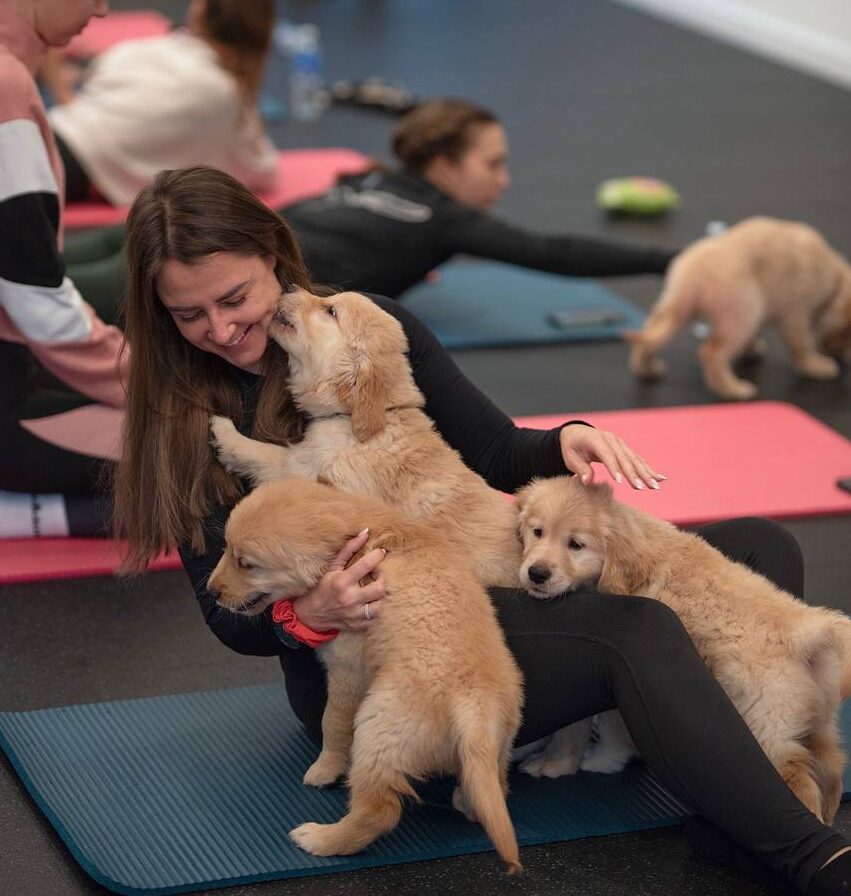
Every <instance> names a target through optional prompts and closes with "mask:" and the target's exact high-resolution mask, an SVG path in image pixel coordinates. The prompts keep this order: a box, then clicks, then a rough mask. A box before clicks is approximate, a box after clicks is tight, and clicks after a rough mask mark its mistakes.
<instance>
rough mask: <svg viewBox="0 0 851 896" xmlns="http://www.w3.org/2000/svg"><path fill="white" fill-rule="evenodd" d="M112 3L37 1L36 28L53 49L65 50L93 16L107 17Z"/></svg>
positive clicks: (58, 0)
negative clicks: (62, 48)
mask: <svg viewBox="0 0 851 896" xmlns="http://www.w3.org/2000/svg"><path fill="white" fill-rule="evenodd" d="M107 12H109V0H33V13H34V20H33V21H34V25H35V30H36V33H37V34H38V36H39V37H40V38H41V39H42V40H43V41H44V42H45V43H46V44H47V45H48V46H49V47H64V46H66V45H67V44H68V43H69V42H70V41H71V39H72V38H73V37H76V35H78V34H79V33H80V32H81V31H82V30H83V28H85V27H86V25H88V23H89V19H91V18H92V17H93V16H97V17H98V18H101V19H102V18H103V17H104V16H105V15H106V14H107Z"/></svg>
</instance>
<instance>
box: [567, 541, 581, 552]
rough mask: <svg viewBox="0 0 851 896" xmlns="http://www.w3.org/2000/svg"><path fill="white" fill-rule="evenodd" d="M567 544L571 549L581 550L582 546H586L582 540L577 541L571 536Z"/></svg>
mask: <svg viewBox="0 0 851 896" xmlns="http://www.w3.org/2000/svg"><path fill="white" fill-rule="evenodd" d="M567 546H568V547H569V548H570V550H571V551H581V550H582V548H584V547H585V545H584V544H582V542H581V541H577V540H576V539H575V538H571V539H570V541H568V543H567Z"/></svg>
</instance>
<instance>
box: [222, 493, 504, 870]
mask: <svg viewBox="0 0 851 896" xmlns="http://www.w3.org/2000/svg"><path fill="white" fill-rule="evenodd" d="M364 525H368V526H369V529H370V536H369V541H368V543H367V544H366V546H365V547H364V548H363V551H364V552H366V551H370V550H372V549H374V548H377V547H381V548H385V549H386V550H387V551H388V554H387V556H386V557H385V559H384V560H383V561H382V562H381V564H380V572H381V575H382V576H383V577H384V579H385V581H386V583H387V592H388V596H387V598H386V599H385V600H384V602H383V603H382V610H381V614H380V615H378V616H377V617H376V618H375V619H374V620H373V622H372V623H370V625H369V627H368V628H367V629H366V631H365V632H342V633H341V634H340V635H338V637H337V638H336V639H335V640H333V641H330V642H328V643H327V644H324V645H322V646H321V647H320V648H319V649H318V653H319V656H320V657H321V659H322V661H323V663H324V664H325V666H326V668H327V672H328V703H327V706H326V709H325V713H324V715H323V717H322V735H323V740H322V751H321V753H320V755H319V758H318V759H317V760H316V762H314V763H313V765H312V766H311V767H310V768H309V769H308V770H307V773H306V774H305V777H304V780H305V783H307V784H311V785H313V786H318V787H321V786H324V785H327V784H331V783H332V782H334V781H336V780H337V779H338V778H339V777H340V776H341V775H343V774H344V773H345V772H346V770H347V769H348V784H349V788H350V800H349V811H348V814H347V815H346V816H344V818H342V819H341V820H340V821H339V822H337V823H335V824H315V823H308V824H303V825H301V826H299V827H298V828H296V829H295V830H294V831H292V832H291V836H292V838H293V840H294V841H295V842H296V843H297V844H298V845H299V846H301V847H302V848H303V849H305V850H307V851H308V852H311V853H313V854H314V855H345V854H349V853H354V852H358V851H360V850H361V849H364V848H365V847H366V846H367V845H368V844H369V843H371V842H372V841H373V840H375V839H376V837H379V836H380V835H381V834H385V833H387V832H388V831H390V830H392V828H394V827H395V826H396V824H397V823H398V821H399V818H400V815H401V812H402V798H403V797H405V796H414V795H415V794H414V791H413V790H412V788H411V785H410V783H409V779H411V778H414V779H421V778H424V777H426V776H427V775H429V774H454V775H455V776H456V777H457V779H458V781H459V786H458V787H457V788H456V790H455V794H454V796H453V805H454V806H455V807H456V808H457V809H460V810H461V811H463V812H464V813H465V814H466V815H467V816H468V817H470V818H471V819H473V820H475V819H476V818H478V819H479V820H481V823H482V824H483V825H484V827H485V829H486V831H487V832H488V834H489V836H490V838H491V840H492V841H493V843H494V845H495V846H496V848H497V851H498V852H499V854H500V856H502V858H503V860H504V861H505V862H506V865H507V866H508V869H509V871H516V870H519V869H520V859H519V854H518V849H517V841H516V838H515V835H514V829H513V827H512V825H511V820H510V818H509V815H508V810H507V808H506V805H505V794H506V793H507V786H508V785H507V767H508V762H509V757H510V753H511V746H512V742H513V740H514V737H515V735H516V733H517V728H518V726H519V724H520V707H521V701H522V681H521V676H520V672H519V670H518V668H517V666H516V664H515V662H514V659H513V657H512V655H511V653H510V652H509V650H508V647H507V646H506V643H505V639H504V637H503V634H502V630H501V629H500V627H499V624H498V622H497V619H496V615H495V613H494V610H493V607H492V605H491V602H490V600H489V598H488V595H487V593H486V592H485V591H484V589H483V588H482V586H481V585H480V584H479V583H478V582H477V581H476V578H475V577H474V575H473V574H472V572H471V571H470V570H469V562H468V560H467V559H466V558H465V557H464V555H463V554H462V553H461V552H460V551H459V550H458V548H457V546H454V545H453V544H451V543H450V542H449V541H448V540H447V539H446V538H445V537H444V536H443V535H442V534H441V533H440V532H437V531H435V530H434V529H433V528H431V527H425V526H421V525H418V524H415V523H411V522H409V521H407V520H406V519H405V517H404V516H403V515H402V514H400V513H398V512H397V511H395V510H393V509H391V508H389V507H387V506H385V505H384V504H382V503H381V502H379V501H376V500H373V499H370V498H364V497H360V496H355V495H351V494H346V493H344V492H341V491H339V490H338V489H335V488H332V487H330V486H328V485H323V484H320V483H317V482H310V481H308V480H304V479H290V480H280V481H278V482H275V483H270V484H267V485H262V486H260V487H259V488H257V489H256V490H255V491H253V492H252V493H251V494H250V495H248V496H247V497H246V498H244V499H243V500H242V501H241V502H240V503H239V504H238V505H237V506H236V508H235V509H234V511H233V512H232V513H231V515H230V518H229V520H228V523H227V529H226V533H225V534H226V540H227V548H226V550H225V553H224V555H223V557H222V559H221V560H220V561H219V564H218V566H217V567H216V568H215V570H214V571H213V574H212V575H211V576H210V580H209V587H210V589H211V591H213V592H214V593H216V594H217V599H218V601H219V603H220V604H221V605H222V606H223V607H226V608H228V609H230V610H234V611H237V612H246V613H250V614H254V613H258V612H261V611H262V610H263V608H264V607H265V606H267V605H268V604H269V603H270V602H271V601H272V600H275V599H276V598H278V597H281V596H284V595H287V594H304V593H306V592H308V591H310V590H312V589H313V588H314V587H315V586H316V585H317V583H318V582H319V579H320V578H321V576H322V575H323V574H324V573H325V571H326V569H327V567H328V564H329V562H330V561H331V560H332V559H333V557H334V556H335V555H336V553H337V551H338V550H339V548H340V545H341V544H343V543H344V542H345V541H346V540H347V539H348V538H350V537H351V536H352V535H354V534H355V533H356V532H358V531H359V530H360V529H361V528H362V527H363V526H364Z"/></svg>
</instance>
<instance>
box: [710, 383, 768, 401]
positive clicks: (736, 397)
mask: <svg viewBox="0 0 851 896" xmlns="http://www.w3.org/2000/svg"><path fill="white" fill-rule="evenodd" d="M715 391H717V393H718V395H720V396H721V398H727V399H729V400H730V401H750V400H751V399H752V398H756V396H757V392H758V391H759V390H758V389H757V387H756V386H755V385H754V384H753V383H750V382H748V381H747V380H735V381H733V382H731V383H729V384H728V385H725V386H724V387H723V388H721V389H717V390H715Z"/></svg>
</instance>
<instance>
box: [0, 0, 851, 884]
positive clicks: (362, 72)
mask: <svg viewBox="0 0 851 896" xmlns="http://www.w3.org/2000/svg"><path fill="white" fill-rule="evenodd" d="M133 5H135V4H132V3H128V2H113V4H112V6H113V8H118V9H121V8H129V7H131V6H133ZM147 5H149V6H154V7H158V8H161V9H163V10H164V11H165V12H167V13H169V14H170V15H172V16H173V17H175V18H179V17H180V16H181V15H182V10H183V9H184V8H185V7H184V4H183V3H180V2H168V0H166V2H161V3H156V2H149V3H148V4H147ZM281 14H282V15H283V16H286V17H288V18H291V19H293V20H295V21H313V22H317V23H318V24H319V25H320V28H321V32H322V39H323V48H324V51H325V58H326V73H327V75H328V77H329V78H330V79H337V78H361V77H365V76H368V75H380V76H382V77H384V78H386V79H388V80H399V81H401V82H402V83H403V84H405V85H406V86H407V87H409V88H410V89H411V90H413V91H415V92H416V93H418V94H421V95H423V96H434V95H438V94H454V95H460V96H466V97H469V98H471V99H473V100H475V101H478V102H480V103H482V104H484V105H486V106H489V107H491V108H493V109H494V110H495V111H497V112H498V114H499V115H500V116H501V117H502V118H503V120H504V122H505V124H506V126H507V129H508V133H509V137H510V140H511V144H512V170H513V175H514V184H513V187H512V189H511V190H510V191H509V193H508V194H507V196H506V198H505V199H504V201H503V202H502V204H501V207H500V210H499V211H500V214H502V215H504V216H506V217H509V218H511V219H513V220H515V221H517V222H520V223H522V224H525V225H527V226H530V227H537V228H541V229H549V230H552V231H556V230H561V231H576V232H586V233H592V234H595V233H596V234H608V235H611V236H618V237H623V238H629V239H633V240H636V241H642V242H647V243H654V244H669V245H672V246H683V245H685V244H687V243H688V242H690V241H691V240H693V239H695V238H697V237H699V236H700V235H701V234H702V232H703V229H704V227H705V225H706V223H707V222H708V221H710V220H716V219H720V220H724V221H727V222H735V221H737V220H739V219H741V218H743V217H746V216H748V215H751V214H757V213H760V214H773V215H778V216H780V217H786V218H797V219H801V220H805V221H808V222H809V223H811V224H813V225H815V226H816V227H818V228H819V229H820V230H821V231H822V232H823V233H824V234H825V236H826V237H827V238H828V239H829V240H830V241H831V242H832V243H833V244H834V245H835V246H836V248H837V249H839V250H840V251H841V252H843V253H844V254H845V255H847V256H851V230H849V226H848V222H849V220H851V191H849V184H851V152H849V149H848V148H849V146H851V93H849V92H848V91H846V90H843V89H840V88H838V87H833V86H831V85H829V84H826V83H824V82H822V81H819V80H817V79H815V78H812V77H809V76H806V75H803V74H799V73H796V72H794V71H792V70H790V69H786V68H784V67H782V66H779V65H776V64H774V63H771V62H767V61H765V60H762V59H760V58H758V57H755V56H751V55H749V54H747V53H745V52H743V51H740V50H737V49H733V48H731V47H728V46H726V45H723V44H720V43H717V42H715V41H713V40H710V39H707V38H703V37H700V36H698V35H696V34H694V33H692V32H688V31H685V30H682V29H679V28H677V27H674V26H671V25H669V24H666V23H664V22H662V21H659V20H656V19H653V18H650V17H648V16H646V15H644V14H641V13H638V12H635V11H632V10H630V9H627V8H625V7H623V6H620V5H618V4H616V3H611V2H604V0H528V2H525V3H519V2H516V0H464V2H457V0H456V2H453V0H428V2H418V0H396V2H376V0H373V2H368V0H361V2H357V0H335V2H330V0H324V2H322V0H314V2H291V3H287V4H286V6H284V5H283V4H281ZM283 73H284V66H283V63H282V61H281V60H280V59H278V58H274V59H273V60H272V62H271V64H270V67H269V72H268V78H267V87H266V89H267V91H268V92H270V93H274V94H276V95H278V96H280V97H281V98H283V97H284V96H285V81H284V78H283ZM391 125H392V120H391V119H389V118H387V117H385V116H382V115H380V114H377V113H374V112H369V111H364V110H355V109H343V108H332V109H330V110H329V111H328V112H327V114H326V115H325V116H324V117H323V118H322V119H321V120H320V121H319V122H316V123H312V124H296V123H292V122H288V123H284V124H281V125H277V126H275V127H273V128H272V133H273V136H274V138H275V140H276V142H277V143H278V144H279V145H280V146H282V147H299V146H335V145H340V146H351V147H355V148H357V149H360V150H362V151H365V152H368V153H373V154H376V155H379V156H384V157H385V158H386V146H387V143H388V134H389V130H390V127H391ZM629 174H647V175H655V176H658V177H662V178H665V179H667V180H669V181H670V182H671V183H673V184H675V185H676V186H677V188H678V189H679V190H680V192H681V194H682V197H683V205H682V208H681V209H680V210H679V211H677V212H676V213H674V214H672V215H671V216H670V217H668V218H667V219H663V220H661V221H632V222H628V221H616V220H607V219H606V218H605V217H603V216H602V215H601V214H600V213H599V212H598V210H597V209H596V208H595V205H594V191H595V187H596V185H597V184H598V183H599V181H601V180H602V179H604V178H605V177H610V176H615V175H629ZM611 286H612V287H613V288H614V289H616V290H618V291H619V292H621V293H622V294H623V295H625V296H627V297H629V298H630V299H632V300H633V301H635V302H636V303H637V304H639V305H640V306H642V307H643V308H649V307H650V304H651V303H652V301H653V299H654V298H655V296H656V295H657V292H658V289H659V280H658V278H654V277H646V278H630V279H623V280H618V281H611ZM518 300H520V298H518ZM694 349H695V343H694V340H693V338H692V337H691V335H689V334H683V335H682V336H681V337H680V338H679V339H678V340H677V341H676V343H675V344H674V345H673V346H672V347H671V349H670V351H669V353H668V358H669V361H670V373H669V377H668V379H667V380H666V381H665V382H663V383H660V384H658V385H654V386H647V385H637V384H635V383H634V382H633V381H632V379H631V378H630V376H629V375H628V374H627V372H626V353H625V349H624V347H623V346H622V345H620V344H617V343H606V344H599V343H598V344H585V345H582V344H580V345H570V346H561V347H545V348H540V347H538V348H518V349H498V350H483V351H475V352H473V351H469V352H459V353H457V354H456V359H457V360H458V362H459V363H460V364H461V366H462V367H463V369H464V370H465V372H466V373H467V374H468V375H469V376H470V377H471V379H473V380H474V381H475V382H476V383H477V384H478V385H479V386H480V387H481V388H482V389H483V390H484V391H485V392H487V393H488V394H489V395H490V396H491V397H492V398H493V399H494V400H495V401H496V402H497V403H498V404H500V405H501V406H502V407H503V408H504V409H505V410H506V411H507V412H508V413H510V414H536V413H559V412H573V411H587V410H601V409H616V408H628V407H654V406H666V405H681V404H697V403H704V402H709V401H711V400H712V399H711V397H710V396H709V395H707V393H706V392H705V391H704V389H703V387H702V384H701V382H700V378H699V375H698V368H697V364H696V361H695V357H694ZM755 378H756V381H757V383H758V385H759V387H760V393H761V394H760V397H761V398H765V399H777V400H784V401H790V402H793V403H795V404H796V405H799V406H800V407H802V408H804V409H805V410H807V411H808V412H810V413H811V414H813V415H814V416H816V417H817V418H818V419H820V420H822V421H823V422H825V423H827V424H829V425H830V426H833V427H834V428H835V429H837V430H838V431H839V432H841V433H843V434H844V435H845V436H849V437H851V402H849V393H850V392H851V375H849V374H848V372H847V371H846V372H845V374H844V376H843V378H842V379H841V380H839V381H838V382H833V383H807V382H803V381H801V380H799V379H798V378H797V377H796V375H795V374H794V372H793V371H792V370H791V368H790V366H789V364H788V363H787V361H786V359H785V357H784V356H783V353H782V352H781V351H780V350H779V347H778V346H777V345H776V343H773V344H772V351H771V353H770V355H769V357H768V358H767V359H766V360H765V362H764V363H763V364H762V365H761V367H760V368H759V369H757V370H756V371H755ZM772 447H773V446H771V445H766V446H765V451H766V452H769V451H771V450H772ZM650 460H651V462H652V458H651V459H650ZM848 473H849V475H851V470H849V471H848ZM783 487H784V483H782V482H778V483H777V488H778V489H780V488H783ZM785 525H786V526H787V527H788V528H789V529H790V530H791V531H792V532H793V533H794V534H795V535H796V536H797V538H798V539H799V540H800V542H801V545H802V547H803V550H804V555H805V558H806V564H807V589H806V596H807V599H808V600H810V601H811V602H813V603H821V604H826V605H830V606H835V607H841V608H843V609H846V610H849V611H851V588H849V581H851V575H849V573H851V559H849V550H848V548H849V544H851V516H845V517H834V518H832V519H813V520H795V521H787V522H786V523H785ZM0 664H2V665H1V666H0V668H2V679H0V708H2V709H9V710H18V709H32V708H39V707H46V706H55V705H60V704H67V703H82V702H88V701H102V700H116V699H122V698H131V697H142V696H153V695H159V694H168V693H175V692H181V691H194V690H206V689H211V688H219V687H233V686H240V685H247V684H256V683H263V682H274V681H277V680H278V678H279V671H278V666H277V663H276V662H275V661H274V660H266V659H254V658H245V657H240V656H237V655H235V654H232V653H230V652H229V651H228V650H227V649H226V648H224V647H223V646H221V645H220V644H219V643H218V642H217V641H216V640H215V639H214V638H213V637H212V636H210V635H209V633H208V632H207V630H206V628H205V626H204V622H203V620H202V619H201V617H200V614H199V613H198V612H197V610H196V607H195V603H194V600H193V598H192V595H191V592H190V590H189V587H188V584H187V583H186V581H185V580H184V577H183V574H182V573H177V572H173V573H159V574H153V575H149V576H146V577H143V578H140V579H138V580H135V581H132V582H129V583H122V582H117V581H115V580H113V579H109V578H94V579H80V580H76V581H66V582H51V583H44V584H30V585H20V586H14V587H11V586H7V587H4V588H2V589H0ZM837 826H838V827H839V829H840V830H842V831H843V832H845V833H846V834H851V809H848V808H845V809H842V810H841V812H840V816H839V819H838V823H837ZM0 843H2V847H0V890H2V892H3V893H9V894H15V896H47V894H50V896H79V894H99V893H104V892H106V891H105V890H103V889H102V888H101V887H99V886H97V885H96V884H94V883H93V882H92V881H91V880H90V879H89V878H88V877H87V876H86V875H85V874H84V873H83V872H82V871H81V870H80V869H79V868H78V867H77V865H76V864H75V862H74V861H73V860H72V858H71V857H70V855H69V853H68V852H67V851H66V849H65V847H64V846H63V844H62V843H61V841H60V840H59V838H58V837H57V836H56V834H55V833H54V832H53V830H52V828H51V827H50V826H49V825H48V824H47V822H46V821H45V820H44V818H43V817H42V816H41V814H40V813H39V812H38V811H37V809H36V808H35V806H34V805H33V803H32V802H31V800H30V799H29V797H28V795H27V794H26V792H25V790H24V789H23V787H22V786H21V785H20V783H19V782H18V780H17V778H16V777H15V776H14V774H13V773H12V771H11V769H10V766H9V765H8V763H7V762H5V761H3V762H2V763H0ZM523 861H524V864H525V867H526V872H525V874H523V875H522V876H520V877H517V878H507V877H505V876H504V874H503V873H502V872H501V871H500V869H499V867H498V864H497V862H496V861H495V859H494V857H493V855H492V854H483V855H477V856H467V857H460V858H455V859H451V860H446V861H429V862H421V863H416V864H410V865H403V866H395V867H390V868H386V869H378V870H372V871H365V872H359V873H353V874H347V875H337V876H323V877H314V878H303V879H296V880H289V881H279V882H273V883H268V884H262V885H259V884H258V885H254V886H244V887H236V888H231V889H227V890H220V891H217V892H219V893H221V894H223V896H227V894H231V896H237V894H240V896H247V894H256V896H284V894H286V896H320V894H321V896H361V894H364V896H365V894H369V896H382V894H390V893H397V892H399V891H402V890H405V891H408V892H414V893H423V894H438V893H439V894H452V893H466V892H469V891H470V890H471V889H472V888H473V887H475V889H476V891H477V892H479V893H481V894H482V896H503V894H509V893H517V894H520V893H523V894H524V896H550V894H552V896H555V894H598V893H599V894H604V893H605V894H610V896H617V894H658V893H666V894H667V893H683V892H688V893H694V894H701V896H724V894H731V896H732V894H735V896H759V894H765V893H768V892H770V891H768V890H766V889H765V888H764V887H761V886H758V885H755V884H753V883H751V882H749V881H747V880H745V879H743V878H742V877H740V876H737V875H735V874H733V873H730V872H726V871H722V870H720V869H717V868H715V867H714V866H712V865H710V864H709V863H707V862H706V861H704V860H702V859H699V858H697V857H695V856H694V855H692V853H691V852H690V850H689V848H688V846H687V845H686V843H685V841H684V839H683V837H682V834H681V832H680V830H679V829H677V828H672V829H665V830H662V831H655V832H645V833H640V834H631V835H622V836H613V837H605V838H594V839H589V840H581V841H574V842H570V843H564V844H555V845H550V846H542V847H531V848H526V849H524V850H523Z"/></svg>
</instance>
